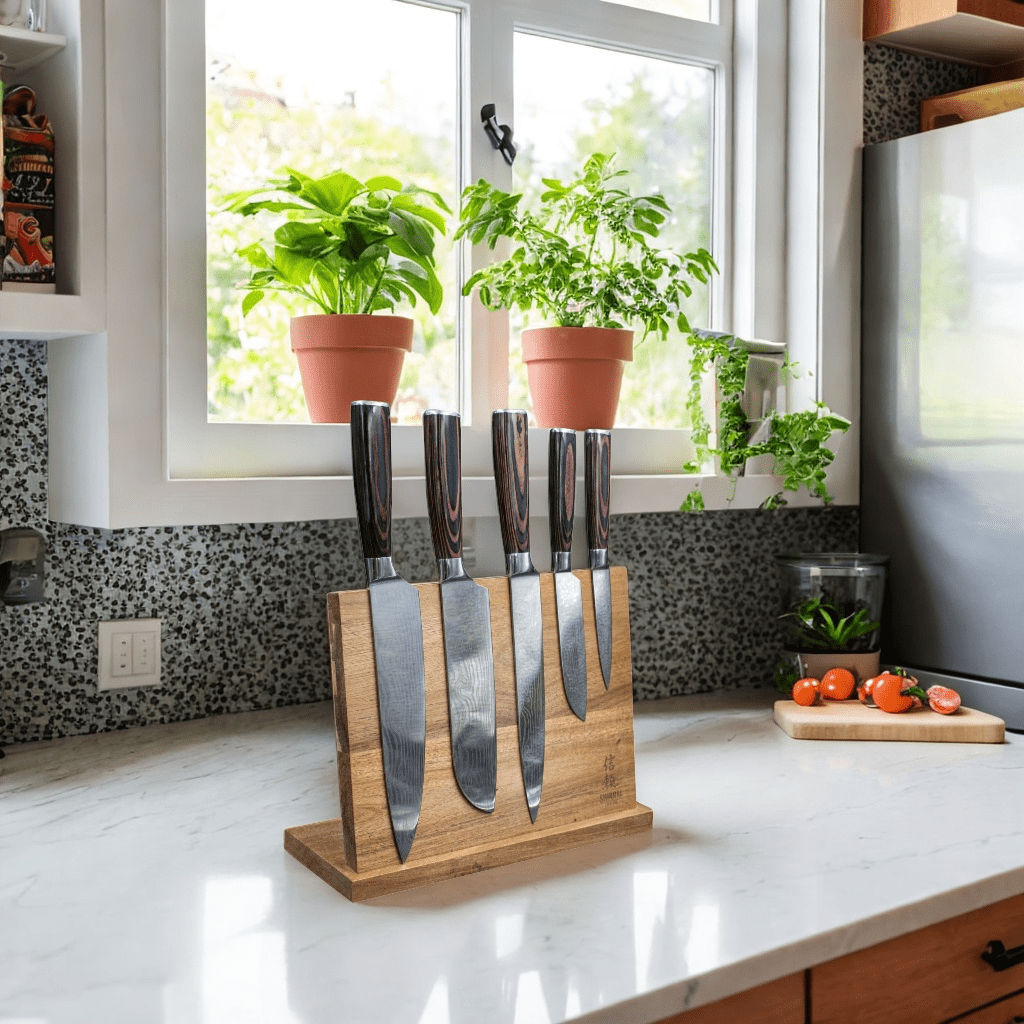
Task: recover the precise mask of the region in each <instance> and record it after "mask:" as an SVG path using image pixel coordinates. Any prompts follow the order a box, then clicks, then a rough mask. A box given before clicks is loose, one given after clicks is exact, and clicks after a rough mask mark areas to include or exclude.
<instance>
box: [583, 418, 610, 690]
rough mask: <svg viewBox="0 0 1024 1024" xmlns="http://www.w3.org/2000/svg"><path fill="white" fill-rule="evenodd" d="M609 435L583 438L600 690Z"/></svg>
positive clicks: (606, 623)
mask: <svg viewBox="0 0 1024 1024" xmlns="http://www.w3.org/2000/svg"><path fill="white" fill-rule="evenodd" d="M611 460H612V432H611V431H610V430H588V431H587V432H586V433H585V434H584V435H583V465H584V484H585V486H584V490H585V491H586V492H587V547H588V548H589V550H590V576H591V579H592V580H593V585H594V619H595V622H596V624H597V653H598V655H599V656H600V660H601V675H603V676H604V688H605V689H606V690H607V689H608V687H609V686H610V685H611V682H612V584H611V576H610V573H609V572H608V508H609V505H610V503H611V481H612V477H611Z"/></svg>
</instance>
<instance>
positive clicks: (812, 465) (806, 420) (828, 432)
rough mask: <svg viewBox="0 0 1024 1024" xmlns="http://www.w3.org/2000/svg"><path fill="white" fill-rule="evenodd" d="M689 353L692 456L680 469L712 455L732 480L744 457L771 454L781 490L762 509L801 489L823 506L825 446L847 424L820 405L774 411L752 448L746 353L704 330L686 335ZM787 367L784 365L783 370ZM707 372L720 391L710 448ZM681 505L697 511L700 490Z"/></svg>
mask: <svg viewBox="0 0 1024 1024" xmlns="http://www.w3.org/2000/svg"><path fill="white" fill-rule="evenodd" d="M690 349H691V359H690V389H689V391H688V393H687V400H686V407H687V411H688V412H689V414H690V422H691V424H692V434H691V437H692V440H693V445H694V449H695V455H694V458H693V459H692V460H691V461H690V462H688V463H686V465H685V466H684V467H683V469H684V471H685V472H687V473H699V472H700V471H701V469H702V467H703V466H704V465H705V463H706V462H707V461H708V459H709V458H711V457H712V456H715V455H717V456H718V460H719V465H720V466H721V468H722V472H724V473H725V474H727V475H728V476H731V477H732V478H733V480H735V479H736V476H737V474H738V473H739V470H740V469H741V468H742V467H743V465H744V464H745V463H746V461H747V460H748V459H752V458H755V457H757V456H759V455H770V456H771V457H772V460H773V473H774V475H775V476H778V477H781V478H782V490H780V491H777V492H776V493H775V494H773V495H770V496H769V497H768V498H766V499H765V501H764V502H763V503H762V505H761V507H762V508H764V509H773V508H778V507H780V506H782V505H785V504H786V499H785V496H784V492H785V491H799V490H800V488H801V487H803V488H806V489H807V492H808V493H809V494H811V495H813V496H815V497H817V498H820V499H821V500H822V501H823V502H824V503H825V504H828V503H829V502H830V501H831V500H832V496H831V495H830V494H829V492H828V487H827V483H826V470H827V468H828V467H829V466H830V465H831V464H832V461H833V459H834V458H835V453H834V452H833V451H832V450H831V449H830V448H829V447H828V445H827V442H828V440H829V438H830V437H831V436H832V434H833V433H835V432H836V431H839V432H840V433H844V432H845V431H846V430H848V429H849V427H850V421H849V420H848V419H846V418H845V417H843V416H839V415H837V414H836V413H833V412H831V411H830V410H829V409H828V408H827V407H826V406H825V405H824V404H823V403H821V402H818V403H816V404H815V406H814V408H813V409H808V410H804V411H802V412H790V413H779V412H773V413H772V414H771V416H770V418H769V431H768V435H767V437H766V438H765V440H763V441H759V442H758V443H756V444H751V443H750V441H749V437H750V422H749V421H748V420H747V417H746V414H745V413H744V411H743V388H744V385H745V383H746V377H747V365H748V363H749V361H750V353H749V352H748V351H747V349H746V348H745V347H744V346H743V345H742V344H737V343H736V339H735V338H734V337H732V336H720V335H710V334H707V333H704V332H696V333H693V334H691V336H690ZM791 366H792V364H790V363H786V364H785V367H784V368H785V369H790V368H791ZM709 369H712V370H713V371H714V373H715V377H716V379H717V382H718V389H719V391H720V393H721V403H720V405H719V411H718V421H719V423H718V438H717V441H718V444H717V447H714V448H712V447H711V444H710V437H711V425H710V424H709V423H708V420H707V417H706V416H705V415H704V408H703V404H702V401H701V382H702V379H703V376H704V374H705V373H706V372H707V371H708V370H709ZM680 507H681V509H682V511H684V512H685V511H697V510H699V509H702V508H703V507H704V500H703V497H701V495H700V491H699V490H697V489H696V488H695V489H694V490H693V491H691V492H690V493H689V495H687V498H686V500H685V501H684V502H683V504H682V505H681V506H680Z"/></svg>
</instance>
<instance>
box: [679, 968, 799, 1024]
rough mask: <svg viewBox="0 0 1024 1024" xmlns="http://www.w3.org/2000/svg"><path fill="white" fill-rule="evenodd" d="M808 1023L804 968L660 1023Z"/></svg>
mask: <svg viewBox="0 0 1024 1024" xmlns="http://www.w3.org/2000/svg"><path fill="white" fill-rule="evenodd" d="M739 1021H742V1022H743V1024H804V972H803V971H801V972H800V973H799V974H790V975H788V976H787V977H785V978H779V980H778V981H771V982H769V983H768V984H767V985H761V986H760V987H758V988H753V989H750V990H749V991H747V992H740V993H739V994H738V995H735V996H729V998H728V999H720V1000H719V1001H718V1002H717V1003H708V1005H707V1006H698V1007H697V1009H696V1010H687V1011H686V1012H685V1013H679V1014H676V1016H674V1017H666V1018H665V1019H664V1020H663V1021H660V1022H659V1024H737V1022H739Z"/></svg>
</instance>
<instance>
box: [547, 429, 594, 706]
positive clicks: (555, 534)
mask: <svg viewBox="0 0 1024 1024" xmlns="http://www.w3.org/2000/svg"><path fill="white" fill-rule="evenodd" d="M575 505H576V431H575V430H567V429H565V428H562V427H554V428H552V430H551V434H550V437H549V440H548V517H549V520H550V531H551V571H552V573H554V578H555V612H556V615H557V617H558V647H559V651H560V653H561V656H562V686H563V687H564V688H565V697H566V700H568V701H569V707H571V708H572V710H573V714H575V715H576V717H577V718H579V719H582V720H583V721H586V718H587V653H586V646H585V643H584V639H583V588H582V587H581V586H580V581H579V580H578V579H576V577H575V576H573V574H572V515H573V510H574V508H575Z"/></svg>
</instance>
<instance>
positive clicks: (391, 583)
mask: <svg viewBox="0 0 1024 1024" xmlns="http://www.w3.org/2000/svg"><path fill="white" fill-rule="evenodd" d="M351 409H352V426H351V430H352V482H353V484H354V485H355V492H356V514H357V516H358V518H359V534H360V536H361V538H362V542H363V557H364V558H365V559H366V580H367V584H366V585H367V589H368V590H369V592H370V616H371V619H372V625H373V658H374V664H375V665H376V669H377V706H378V708H379V710H380V735H381V748H382V751H383V755H384V784H385V788H386V789H387V794H388V809H389V811H390V812H391V829H392V831H393V832H394V835H395V845H396V846H397V847H398V856H399V857H400V858H401V860H402V863H403V864H404V863H405V859H406V858H407V857H408V856H409V851H410V849H412V841H413V839H414V838H415V837H416V826H417V825H418V824H419V820H420V802H421V801H422V799H423V773H424V758H425V753H426V741H427V698H426V679H425V676H424V673H423V627H422V624H421V622H420V596H419V593H418V591H417V590H416V588H415V587H414V586H413V585H412V584H411V583H407V582H406V581H405V580H403V579H402V577H401V576H399V575H398V573H397V572H396V571H395V567H394V565H393V564H392V562H391V414H390V410H389V409H388V407H387V406H386V405H385V404H384V403H382V402H353V403H352V407H351Z"/></svg>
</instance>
